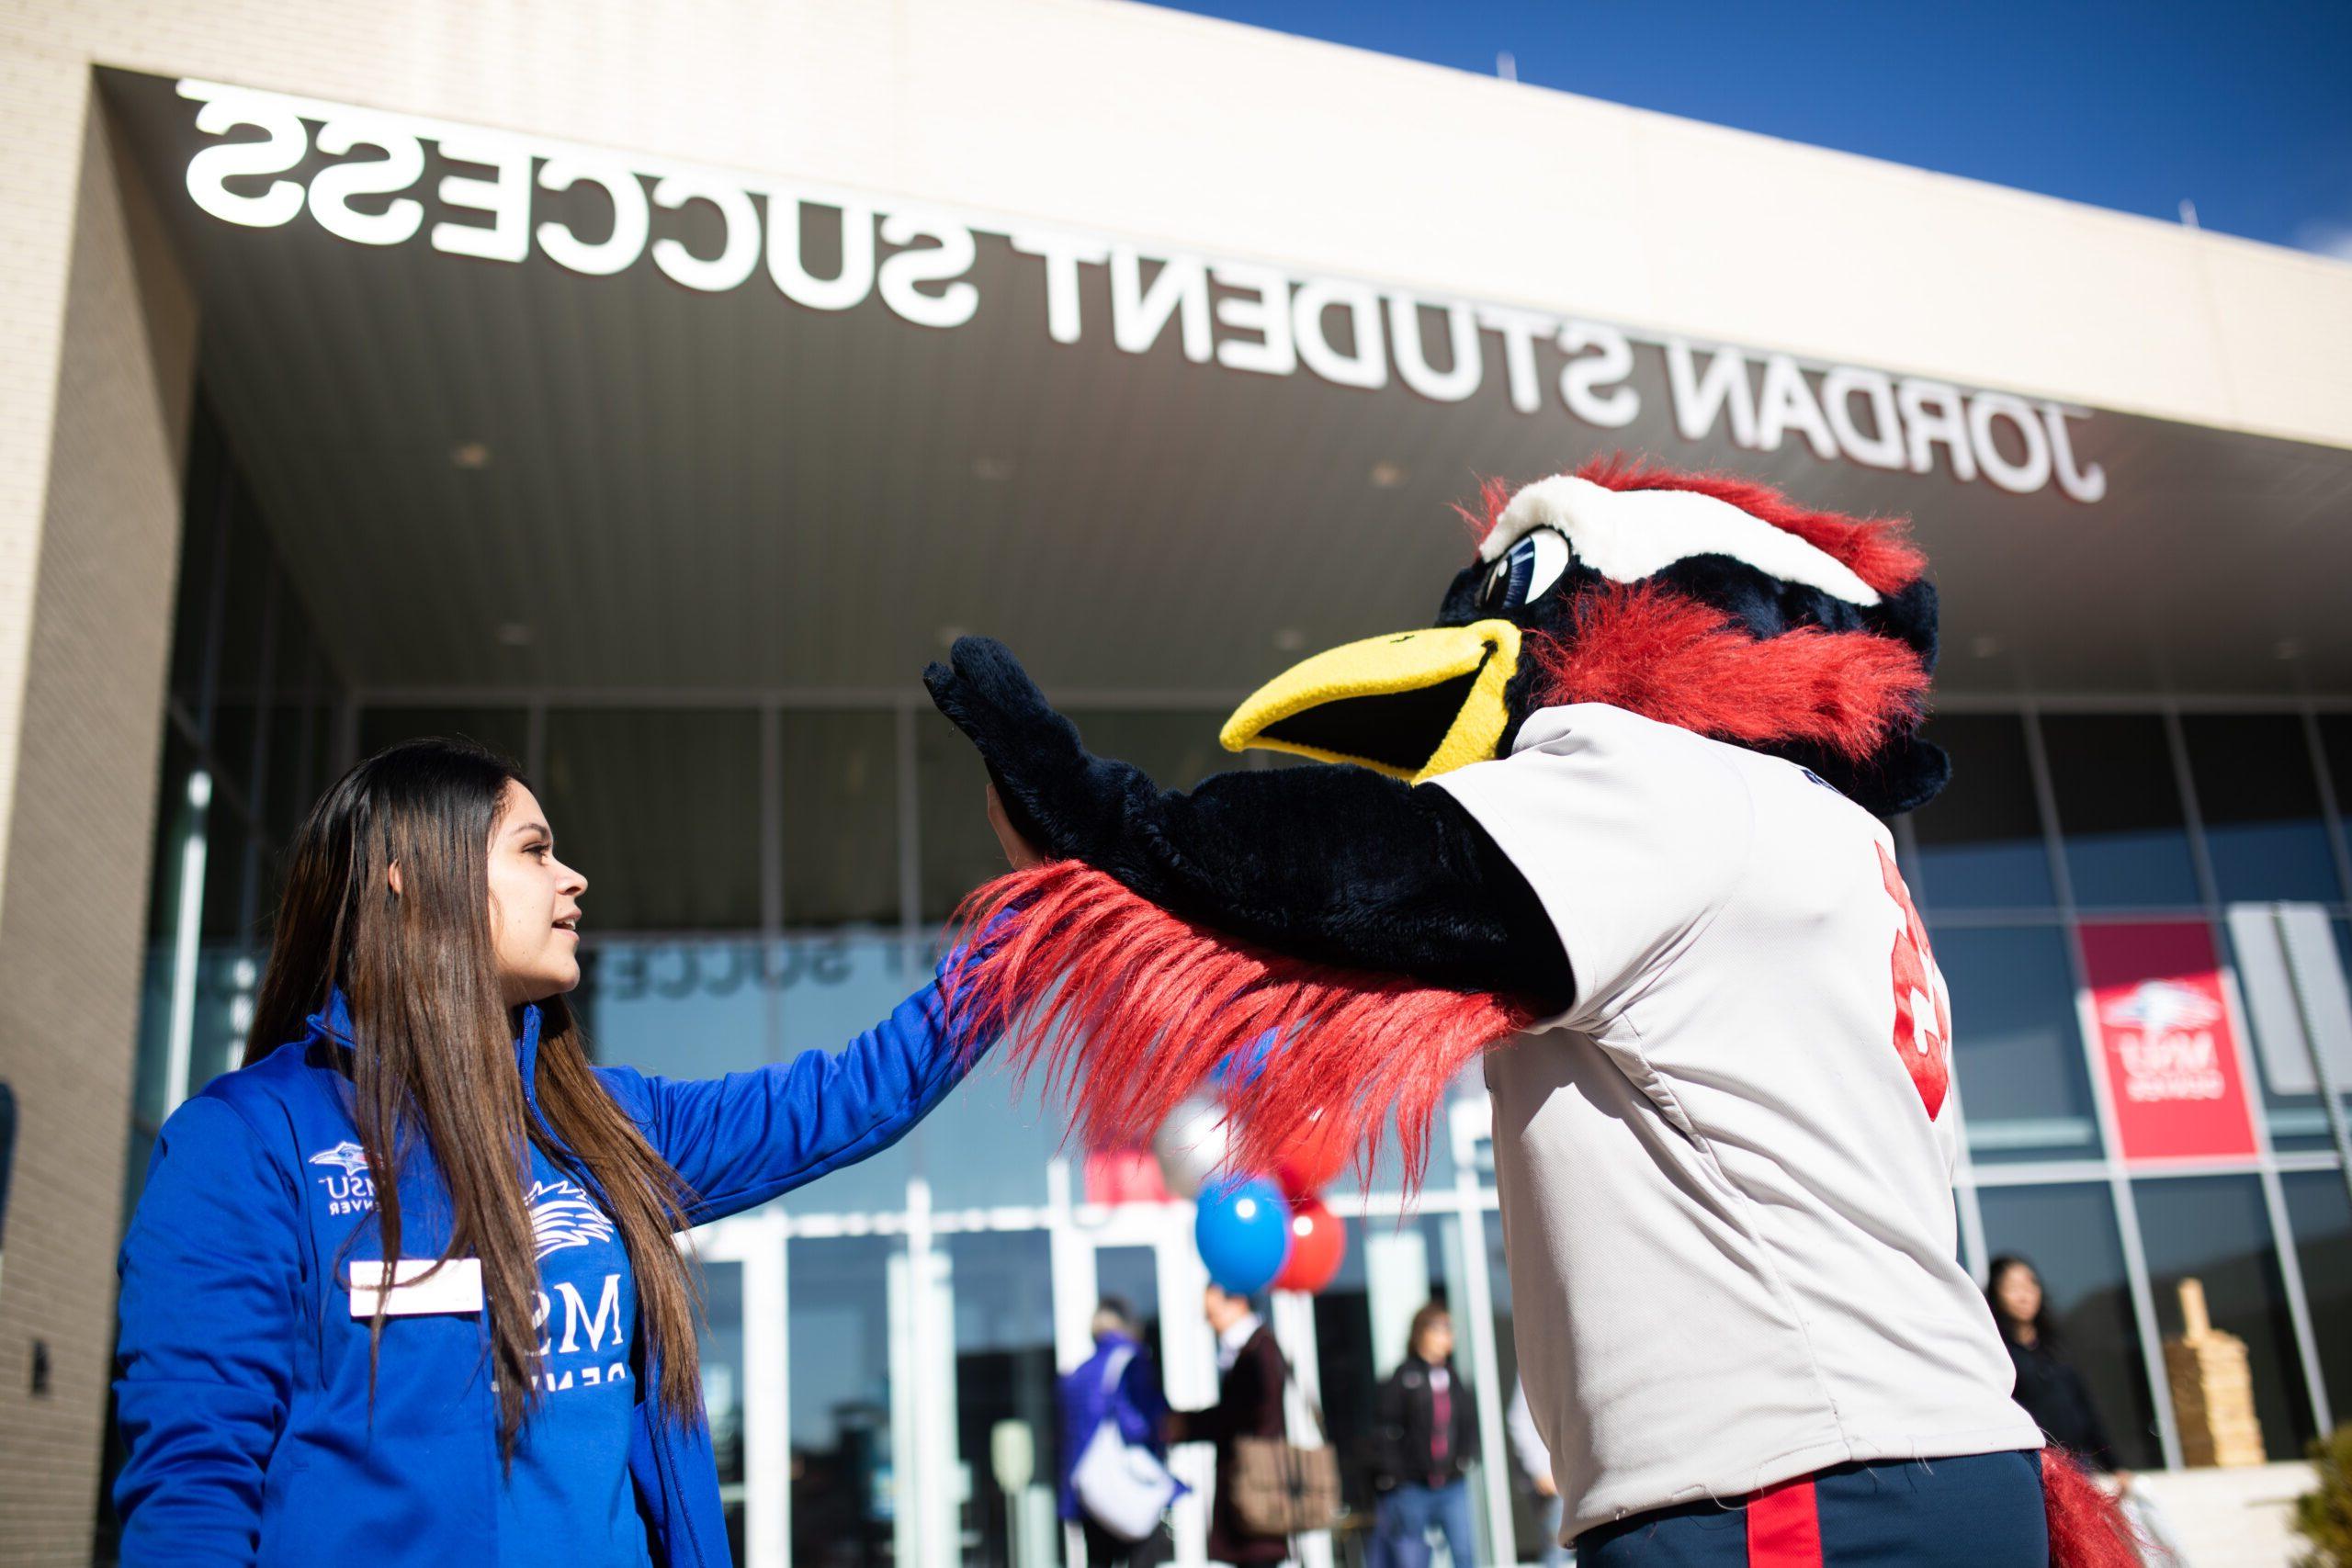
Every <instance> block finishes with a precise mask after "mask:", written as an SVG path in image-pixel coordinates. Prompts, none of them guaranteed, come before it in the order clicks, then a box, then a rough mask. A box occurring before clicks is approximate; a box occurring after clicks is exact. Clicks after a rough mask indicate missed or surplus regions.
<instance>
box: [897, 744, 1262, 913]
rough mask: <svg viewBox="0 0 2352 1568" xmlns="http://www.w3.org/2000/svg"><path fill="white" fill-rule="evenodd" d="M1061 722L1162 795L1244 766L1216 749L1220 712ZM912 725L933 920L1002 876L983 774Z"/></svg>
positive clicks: (974, 759) (964, 751) (962, 753)
mask: <svg viewBox="0 0 2352 1568" xmlns="http://www.w3.org/2000/svg"><path fill="white" fill-rule="evenodd" d="M1069 718H1070V720H1071V722H1073V723H1075V724H1076V725H1077V726H1078V729H1079V738H1080V740H1081V741H1083V742H1084V744H1085V746H1086V748H1087V750H1090V751H1092V752H1093V753H1094V754H1095V755H1097V756H1101V757H1115V758H1117V759H1118V760H1119V761H1124V762H1132V763H1134V764H1135V765H1136V767H1138V768H1141V769H1142V770H1143V771H1144V772H1145V773H1148V774H1149V775H1150V776H1151V779H1152V782H1153V783H1155V784H1158V785H1159V787H1160V788H1162V789H1189V788H1190V787H1192V786H1193V784H1198V783H1199V782H1200V781H1201V779H1203V778H1204V777H1205V776H1206V775H1208V774H1210V773H1223V772H1226V771H1227V770H1228V769H1232V768H1236V767H1241V766H1246V765H1247V760H1246V759H1244V758H1240V757H1237V756H1234V755H1233V754H1232V753H1230V752H1228V751H1227V750H1224V749H1223V748H1221V747H1220V746H1218V744H1217V740H1216V736H1217V729H1218V727H1219V726H1221V725H1222V724H1223V723H1224V722H1225V716H1224V715H1223V714H1222V713H1209V712H1204V711H1193V710H1189V709H1188V710H1182V711H1168V712H1159V711H1147V712H1125V711H1118V712H1111V711H1096V710H1081V711H1078V712H1074V713H1071V714H1070V715H1069ZM915 723H916V731H915V757H916V780H917V795H918V796H919V799H920V805H921V811H922V913H923V918H924V919H927V920H933V921H937V920H944V919H946V918H947V916H948V914H949V913H950V912H951V911H952V910H953V909H954V908H956V902H957V900H959V899H961V898H962V897H964V895H965V894H967V893H968V892H970V891H971V890H972V889H973V888H975V887H977V886H979V885H980V884H981V883H983V882H985V881H987V880H988V879H989V877H991V876H995V875H998V874H1001V873H1002V872H1003V870H1004V869H1005V866H1004V855H1003V852H1001V851H1000V850H999V849H998V848H997V843H996V835H995V834H994V833H992V832H990V831H989V824H988V818H987V817H986V816H985V815H984V813H983V811H982V809H981V799H982V792H983V790H984V788H985V786H986V785H987V783H988V771H987V770H986V769H985V768H983V767H981V765H980V761H979V756H978V753H977V752H975V751H974V750H972V743H971V742H970V741H968V740H967V739H964V737H963V735H962V734H961V733H960V732H959V731H958V730H957V729H956V727H955V726H954V725H952V724H950V723H948V722H947V721H946V720H945V719H944V718H942V717H940V716H939V715H938V714H936V713H934V712H933V711H931V710H930V709H928V708H926V709H925V710H924V711H923V712H922V714H920V715H918V716H917V717H916V720H915Z"/></svg>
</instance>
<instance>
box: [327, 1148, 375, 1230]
mask: <svg viewBox="0 0 2352 1568" xmlns="http://www.w3.org/2000/svg"><path fill="white" fill-rule="evenodd" d="M311 1164H312V1165H323V1166H330V1167H332V1168H334V1170H336V1171H339V1172H341V1173H342V1174H340V1175H329V1176H322V1177H320V1178H319V1185H320V1186H321V1187H323V1188H325V1189H326V1192H327V1213H330V1214H358V1213H366V1212H367V1211H368V1210H369V1209H372V1208H374V1207H375V1206H376V1183H375V1181H374V1180H373V1179H371V1178H370V1177H369V1176H368V1151H367V1150H366V1149H363V1148H361V1147H360V1146H359V1145H357V1144H355V1143H353V1142H352V1141H351V1140H350V1139H349V1138H345V1139H344V1140H343V1142H341V1143H339V1144H337V1145H335V1146H334V1147H333V1148H331V1149H325V1150H322V1151H321V1152H320V1153H318V1154H314V1155H312V1156H311Z"/></svg>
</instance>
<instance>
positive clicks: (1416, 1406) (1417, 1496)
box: [1372, 1302, 1478, 1568]
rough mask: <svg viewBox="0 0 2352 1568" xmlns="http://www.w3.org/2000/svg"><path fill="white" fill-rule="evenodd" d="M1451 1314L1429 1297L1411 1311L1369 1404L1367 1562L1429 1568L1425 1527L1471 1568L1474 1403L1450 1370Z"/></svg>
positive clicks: (1461, 1565) (1456, 1561) (1384, 1567)
mask: <svg viewBox="0 0 2352 1568" xmlns="http://www.w3.org/2000/svg"><path fill="white" fill-rule="evenodd" d="M1477 1457H1478V1414H1477V1405H1476V1403H1475V1402H1474V1401H1473V1400H1472V1398H1471V1396H1470V1390H1469V1389H1468V1388H1467V1387H1465V1386H1464V1383H1463V1382H1462V1380H1461V1379H1460V1378H1459V1377H1456V1376H1455V1375H1454V1371H1453V1316H1452V1314H1449V1313H1448V1312H1447V1311H1446V1309H1445V1308H1444V1307H1443V1306H1442V1305H1440V1304H1439V1303H1436V1302H1431V1303H1429V1304H1428V1305H1426V1306H1424V1307H1422V1308H1421V1310H1420V1311H1419V1312H1417V1313H1415V1314H1413V1326H1412V1333H1411V1336H1410V1337H1409V1338H1408V1340H1407V1349H1406V1352H1405V1359H1404V1360H1403V1361H1402V1362H1400V1363H1399V1364H1398V1365H1397V1370H1396V1371H1393V1372H1391V1373H1389V1374H1388V1379H1387V1381H1386V1382H1383V1383H1382V1384H1381V1385H1380V1395H1379V1399H1378V1401H1377V1403H1376V1404H1375V1405H1374V1438H1373V1477H1372V1479H1373V1485H1374V1488H1375V1489H1376V1490H1377V1491H1378V1493H1379V1501H1378V1503H1377V1504H1376V1505H1375V1507H1374V1523H1373V1543H1372V1555H1373V1563H1374V1568H1428V1563H1429V1561H1430V1545H1429V1533H1430V1530H1432V1529H1435V1530H1438V1531H1440V1532H1441V1533H1442V1534H1443V1535H1444V1537H1445V1548H1446V1551H1448V1552H1450V1553H1451V1554H1452V1555H1453V1568H1472V1565H1473V1564H1474V1563H1476V1562H1477V1556H1476V1551H1475V1549H1474V1548H1473V1546H1472V1544H1471V1535H1470V1485H1469V1483H1468V1482H1467V1481H1466V1480H1464V1474H1465V1473H1466V1472H1467V1471H1468V1470H1469V1467H1470V1462H1471V1461H1473V1460H1475V1459H1476V1458H1477Z"/></svg>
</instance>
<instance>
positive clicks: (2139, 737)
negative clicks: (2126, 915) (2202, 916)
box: [2041, 714, 2199, 908]
mask: <svg viewBox="0 0 2352 1568" xmlns="http://www.w3.org/2000/svg"><path fill="white" fill-rule="evenodd" d="M2041 739H2042V749H2043V750H2044V751H2045V752H2046V753H2047V754H2048V756H2049V759H2050V782H2051V784H2052V787H2053V789H2054V790H2055V792H2056V794H2057V797H2058V822H2059V826H2060V828H2061V829H2063V830H2064V836H2065V847H2066V869H2067V873H2068V874H2069V875H2070V876H2071V877H2072V879H2073V881H2074V885H2075V903H2077V904H2079V905H2082V906H2084V907H2086V908H2099V907H2102V906H2109V905H2121V906H2131V905H2149V904H2173V905H2186V904H2195V903H2197V902H2198V901H2199V897H2198V891H2197V876H2196V872H2195V870H2194V869H2193V867H2192V866H2191V864H2190V862H2189V858H2188V829H2187V827H2186V826H2185V824H2186V822H2187V818H2186V817H2185V816H2184V815H2183V814H2182V811H2181V806H2180V787H2179V784H2178V782H2177V778H2176V776H2175V774H2174V773H2173V766H2172V748H2171V745H2170V743H2169V741H2168V740H2167V739H2166V737H2165V725H2164V720H2162V719H2161V718H2158V717H2156V716H2154V715H2150V714H2046V715H2044V716H2042V719H2041Z"/></svg>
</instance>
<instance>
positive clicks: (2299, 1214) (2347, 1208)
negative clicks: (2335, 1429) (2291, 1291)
mask: <svg viewBox="0 0 2352 1568" xmlns="http://www.w3.org/2000/svg"><path fill="white" fill-rule="evenodd" d="M2278 1185H2279V1187H2280V1188H2281V1189H2282V1190H2284V1191H2285V1193H2286V1198H2287V1223H2288V1225H2289V1227H2290V1229H2291V1230H2292V1231H2293V1232H2294V1236H2295V1260H2296V1262H2297V1263H2299V1264H2300V1265H2301V1268H2302V1271H2303V1299H2304V1302H2305V1303H2306V1304H2307V1305H2308V1306H2309V1307H2310V1309H2311V1310H2310V1314H2309V1316H2310V1318H2311V1325H2312V1335H2313V1336H2314V1337H2315V1338H2316V1339H2317V1341H2318V1344H2317V1347H2316V1348H2317V1349H2318V1351H2319V1364H2320V1372H2321V1377H2322V1381H2323V1382H2325V1384H2326V1385H2327V1400H2328V1403H2329V1404H2332V1405H2333V1406H2335V1418H2336V1419H2337V1420H2338V1421H2342V1420H2344V1419H2346V1415H2347V1414H2348V1413H2352V1196H2347V1194H2346V1192H2345V1190H2344V1176H2343V1173H2342V1172H2341V1171H2335V1170H2294V1171H2289V1172H2287V1173H2285V1174H2284V1175H2282V1176H2280V1177H2279V1178H2278Z"/></svg>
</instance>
